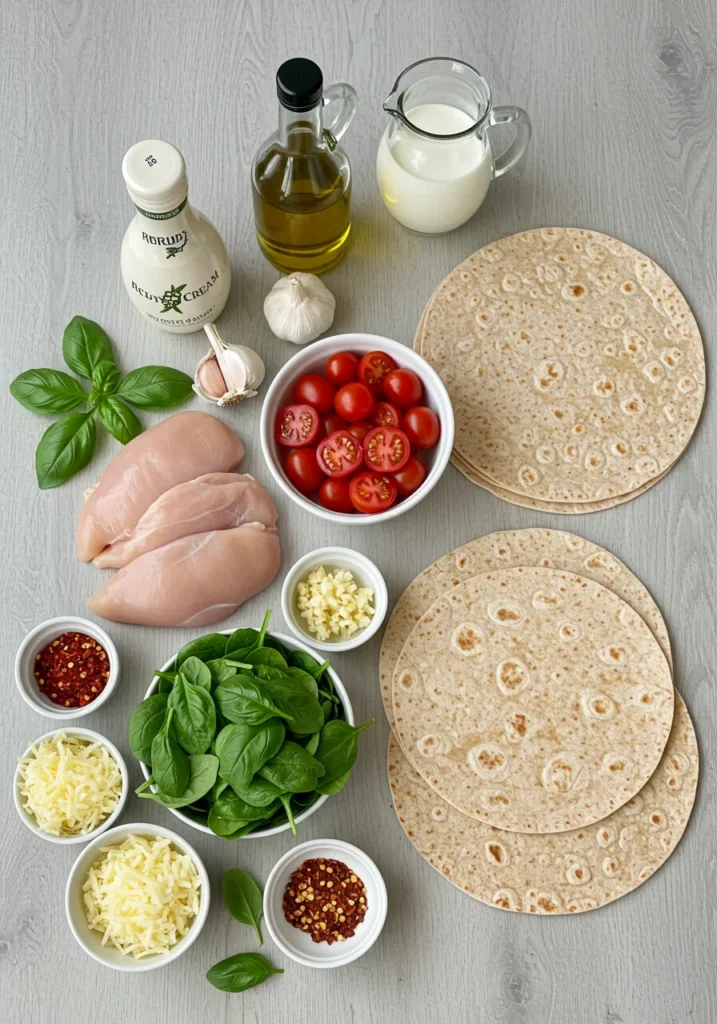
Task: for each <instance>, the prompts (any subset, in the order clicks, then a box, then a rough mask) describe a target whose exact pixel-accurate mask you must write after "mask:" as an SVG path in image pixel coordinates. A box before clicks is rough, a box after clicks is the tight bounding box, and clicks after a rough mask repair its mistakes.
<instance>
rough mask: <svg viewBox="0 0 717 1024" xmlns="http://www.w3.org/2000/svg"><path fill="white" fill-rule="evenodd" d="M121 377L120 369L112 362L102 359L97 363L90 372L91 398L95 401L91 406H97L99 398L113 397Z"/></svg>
mask: <svg viewBox="0 0 717 1024" xmlns="http://www.w3.org/2000/svg"><path fill="white" fill-rule="evenodd" d="M121 376H122V373H121V371H120V368H119V367H118V366H116V365H115V362H114V360H112V359H103V360H102V361H101V362H99V363H97V365H96V366H95V368H94V369H93V371H92V396H93V398H95V399H96V400H95V401H93V403H92V404H93V405H97V402H98V401H99V399H100V398H103V397H106V396H107V395H113V394H114V393H115V391H116V390H117V384H118V383H119V379H120V377H121Z"/></svg>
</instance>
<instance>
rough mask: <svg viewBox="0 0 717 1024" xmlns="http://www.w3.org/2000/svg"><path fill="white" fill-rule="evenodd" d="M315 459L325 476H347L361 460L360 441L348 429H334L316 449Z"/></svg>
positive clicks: (356, 467)
mask: <svg viewBox="0 0 717 1024" xmlns="http://www.w3.org/2000/svg"><path fill="white" fill-rule="evenodd" d="M316 461H317V462H318V464H319V468H320V469H321V470H322V472H324V473H326V475H327V476H333V477H336V476H348V475H349V473H353V472H354V471H355V470H357V469H358V468H359V466H360V465H361V463H362V462H363V449H362V448H361V442H360V441H359V440H357V438H355V437H354V436H353V434H350V433H349V432H348V430H335V431H334V433H333V434H329V436H328V437H325V438H324V439H323V441H322V442H321V443H320V445H319V447H318V448H317V449H316Z"/></svg>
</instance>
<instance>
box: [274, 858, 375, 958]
mask: <svg viewBox="0 0 717 1024" xmlns="http://www.w3.org/2000/svg"><path fill="white" fill-rule="evenodd" d="M282 908H283V910H284V917H285V918H286V920H287V921H288V922H289V924H293V926H294V928H300V929H301V931H302V932H308V933H309V934H310V935H311V938H312V939H313V941H314V942H328V944H329V945H331V943H332V942H345V941H346V939H350V938H351V936H352V935H353V934H354V933H355V932H356V928H357V927H358V925H360V924H361V922H362V921H363V919H364V917H365V916H366V911H367V910H368V904H367V902H366V886H365V885H364V884H363V882H362V881H361V879H360V878H359V877H358V875H357V874H356V873H355V872H354V871H352V870H351V868H349V867H347V866H346V865H345V864H344V863H342V862H341V861H340V860H322V859H319V860H305V861H304V863H303V864H302V865H301V867H299V868H297V869H296V871H294V872H293V874H292V876H291V878H290V879H289V882H288V884H287V886H286V889H285V890H284V899H283V902H282Z"/></svg>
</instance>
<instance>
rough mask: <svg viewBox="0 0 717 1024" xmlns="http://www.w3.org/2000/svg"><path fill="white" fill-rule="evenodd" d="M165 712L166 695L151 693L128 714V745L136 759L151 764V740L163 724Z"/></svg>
mask: <svg viewBox="0 0 717 1024" xmlns="http://www.w3.org/2000/svg"><path fill="white" fill-rule="evenodd" d="M166 714H167V697H166V696H165V694H163V693H153V694H152V696H151V697H147V698H146V699H145V700H143V701H142V703H141V704H138V705H137V707H136V708H135V709H134V711H133V712H132V714H131V715H130V716H129V747H130V750H131V751H132V753H133V754H134V756H135V757H136V758H137V760H138V761H142V762H143V763H144V764H149V765H151V763H152V760H151V759H152V740H153V739H154V737H155V736H156V735H157V733H158V732H159V730H160V729H161V728H162V726H163V725H164V718H165V715H166Z"/></svg>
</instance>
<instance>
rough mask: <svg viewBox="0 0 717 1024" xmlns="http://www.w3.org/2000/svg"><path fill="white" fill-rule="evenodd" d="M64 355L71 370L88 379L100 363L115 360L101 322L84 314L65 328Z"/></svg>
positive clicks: (63, 339) (75, 318)
mask: <svg viewBox="0 0 717 1024" xmlns="http://www.w3.org/2000/svg"><path fill="white" fill-rule="evenodd" d="M62 356H63V358H64V360H65V362H66V363H67V365H68V366H69V367H70V369H71V370H74V372H75V373H76V374H77V375H78V376H79V377H86V378H87V379H88V380H91V379H92V371H93V370H94V368H95V367H96V366H97V364H98V363H101V362H103V361H104V360H106V361H107V362H111V363H113V362H114V357H113V355H112V344H111V342H110V339H109V338H108V337H107V335H106V334H105V332H104V331H103V330H102V328H101V327H100V325H99V324H96V323H95V321H94V320H88V319H87V318H86V317H84V316H75V317H73V318H72V320H70V322H69V324H68V325H67V327H66V328H65V333H64V334H63V335H62Z"/></svg>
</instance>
